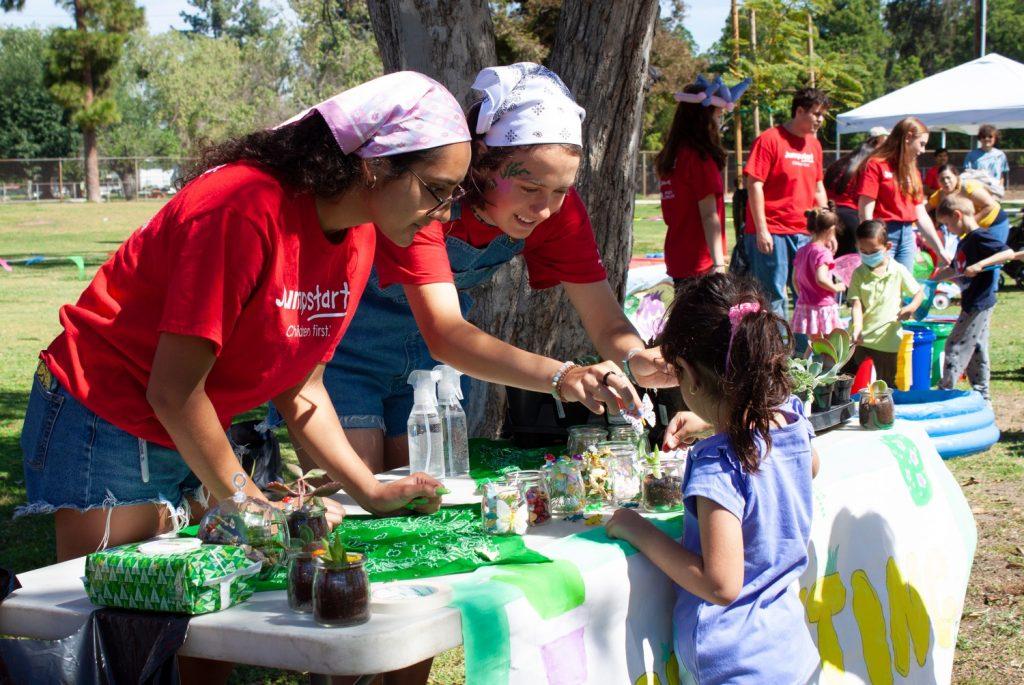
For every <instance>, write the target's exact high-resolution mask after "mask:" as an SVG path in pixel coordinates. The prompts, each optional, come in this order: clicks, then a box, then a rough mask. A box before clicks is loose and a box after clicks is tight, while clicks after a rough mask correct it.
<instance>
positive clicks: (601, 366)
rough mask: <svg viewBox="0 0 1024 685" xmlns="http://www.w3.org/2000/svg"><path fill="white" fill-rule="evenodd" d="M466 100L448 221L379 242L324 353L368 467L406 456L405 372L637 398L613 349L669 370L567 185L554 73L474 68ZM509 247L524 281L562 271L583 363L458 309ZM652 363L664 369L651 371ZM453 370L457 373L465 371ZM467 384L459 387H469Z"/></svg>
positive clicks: (560, 393)
mask: <svg viewBox="0 0 1024 685" xmlns="http://www.w3.org/2000/svg"><path fill="white" fill-rule="evenodd" d="M473 88H474V90H476V91H478V92H480V93H482V94H483V99H482V100H481V101H480V102H478V103H477V104H476V105H474V106H473V107H472V108H471V109H470V113H469V116H468V117H467V119H468V120H469V125H470V130H471V131H472V132H473V162H472V165H471V169H470V174H469V177H468V178H467V181H466V183H465V186H466V188H467V189H468V190H469V195H467V196H466V197H465V198H464V199H463V200H462V201H461V202H460V203H459V205H458V206H457V207H456V208H455V209H453V212H452V215H453V216H452V220H451V221H449V222H447V223H444V224H438V225H435V226H431V227H429V228H428V229H426V230H424V231H423V232H421V233H420V234H419V235H417V236H416V238H415V240H414V241H413V244H412V246H411V247H409V248H408V249H404V250H399V249H394V248H392V247H391V246H382V249H380V250H378V254H377V262H376V265H375V274H374V276H373V277H372V278H371V280H370V284H369V286H368V287H367V291H366V295H365V297H364V298H363V304H362V306H361V307H360V310H359V317H358V318H357V319H356V320H355V321H353V323H352V328H351V329H350V331H349V334H348V335H347V336H346V338H345V340H344V341H343V342H342V344H341V345H339V347H338V351H337V353H336V354H335V356H334V359H333V360H332V361H331V363H330V364H328V367H327V370H326V374H325V383H326V385H327V389H328V390H329V391H330V393H331V397H332V399H333V401H334V403H335V407H336V408H337V410H338V414H339V415H340V416H341V420H342V425H343V426H345V428H346V432H347V433H348V434H349V436H350V439H351V440H352V441H353V444H355V445H357V446H358V450H357V451H358V452H359V454H360V455H361V456H363V457H364V458H368V460H369V463H370V465H371V468H373V469H374V470H386V469H392V468H396V467H398V466H401V465H403V464H407V463H408V460H409V455H408V442H407V438H406V422H407V420H408V417H409V412H410V410H411V408H412V404H413V394H412V388H411V386H409V385H408V384H406V383H405V379H406V378H407V377H408V375H409V373H410V372H411V371H414V370H416V369H431V368H433V367H434V365H436V364H440V363H445V364H448V365H450V366H454V367H455V368H457V369H459V370H460V371H463V372H464V373H466V374H467V375H469V376H472V377H473V378H478V379H481V380H484V381H489V382H492V383H500V384H503V385H510V386H515V387H519V388H524V389H527V390H533V391H538V392H550V393H552V394H554V395H555V396H556V397H557V398H558V399H560V400H567V401H574V402H575V401H580V402H583V403H584V404H586V405H587V406H588V407H589V408H590V409H591V410H593V411H597V412H600V411H602V408H603V405H609V406H611V407H613V408H614V407H616V405H617V404H618V403H619V402H624V403H625V405H626V407H627V408H629V407H630V406H632V405H635V404H636V403H637V402H638V401H639V398H638V397H637V396H636V393H635V391H634V390H633V388H632V386H631V384H630V383H629V381H628V380H627V378H626V377H625V376H623V375H622V374H621V372H620V371H619V366H617V365H616V363H615V362H620V361H622V360H624V359H626V358H627V357H629V358H630V364H629V365H627V367H626V368H627V370H629V371H632V373H633V374H634V375H635V376H636V377H637V380H639V381H642V382H643V384H645V385H649V386H651V387H654V386H657V385H665V384H671V385H674V384H675V383H676V381H675V378H674V377H673V376H672V375H671V374H670V373H667V369H665V367H664V366H662V365H660V364H659V363H658V360H659V359H660V357H659V356H658V355H657V353H656V352H654V351H644V349H643V348H644V341H643V340H642V339H641V338H640V336H638V335H637V333H636V331H635V330H634V329H633V326H632V325H631V324H630V323H629V321H628V319H626V317H625V314H624V313H623V311H622V307H621V306H620V305H619V303H618V300H617V299H616V298H615V294H614V293H613V292H612V289H611V287H610V286H609V284H608V280H607V277H606V274H605V271H604V267H603V266H602V264H601V256H600V254H599V252H598V249H597V243H596V242H595V240H594V233H593V229H592V228H591V225H590V219H589V217H588V215H587V211H586V208H585V207H584V205H583V202H582V200H581V199H580V197H579V195H578V194H577V193H576V191H575V190H574V189H573V187H572V186H573V183H574V182H575V180H576V175H577V172H578V169H579V164H580V157H581V152H582V147H581V145H582V119H583V110H582V108H580V107H579V105H577V104H576V102H575V101H574V100H573V98H572V96H571V94H570V93H569V91H568V89H566V87H565V85H564V84H563V83H562V81H561V79H559V78H558V76H557V75H555V74H554V73H552V72H551V71H549V70H548V69H546V68H544V67H542V66H540V65H538V64H533V63H529V62H522V63H519V64H513V65H509V66H503V67H491V68H488V69H484V70H483V71H481V72H480V74H479V75H478V76H477V79H476V81H475V82H474V84H473ZM518 254H522V255H523V257H524V260H525V262H526V268H527V271H528V273H529V280H530V285H531V286H532V287H533V288H534V289H542V288H551V287H554V286H557V285H559V284H561V285H562V286H563V288H564V289H565V292H566V294H567V295H568V296H569V300H570V301H571V302H572V304H573V306H574V307H575V309H576V311H577V312H578V313H579V315H580V319H581V321H582V323H583V327H584V328H585V329H586V331H587V334H588V336H589V338H590V340H591V341H592V342H593V343H594V345H595V346H596V347H597V349H598V351H599V352H600V354H601V356H602V357H603V358H604V359H606V360H611V361H605V362H600V363H598V364H594V365H590V366H585V365H582V364H580V365H576V364H574V363H573V362H569V361H564V362H563V361H561V360H557V359H551V358H549V357H545V356H542V355H538V354H533V353H531V352H527V351H525V350H522V349H519V348H518V347H515V346H513V345H510V344H508V343H506V342H504V341H502V340H500V339H498V338H495V337H493V336H491V335H489V334H487V333H485V332H484V331H482V330H480V329H479V328H477V327H476V326H474V325H473V324H472V323H469V322H468V321H466V318H465V316H466V314H467V312H468V311H469V307H470V305H471V303H472V299H471V298H470V297H469V294H468V292H467V291H469V289H471V288H473V287H475V286H477V285H481V284H483V283H486V282H488V281H490V280H491V278H492V277H493V276H494V275H495V274H496V273H497V270H498V269H499V268H500V267H501V266H502V265H504V264H506V263H508V262H509V261H511V260H512V259H513V258H514V257H515V256H516V255H518ZM663 372H664V373H663ZM464 380H465V379H464ZM468 389H469V388H468V383H463V390H464V392H465V391H468Z"/></svg>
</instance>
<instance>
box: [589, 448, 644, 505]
mask: <svg viewBox="0 0 1024 685" xmlns="http://www.w3.org/2000/svg"><path fill="white" fill-rule="evenodd" d="M602 447H606V448H608V450H609V451H610V452H611V454H609V455H608V456H606V457H605V458H604V465H605V468H606V469H607V471H608V495H609V501H610V502H611V504H613V505H615V506H622V505H624V504H628V503H630V502H636V500H637V499H638V498H639V496H640V474H639V473H638V471H637V463H636V462H637V454H636V445H635V444H634V443H630V442H605V443H601V444H600V445H598V448H599V449H600V448H602Z"/></svg>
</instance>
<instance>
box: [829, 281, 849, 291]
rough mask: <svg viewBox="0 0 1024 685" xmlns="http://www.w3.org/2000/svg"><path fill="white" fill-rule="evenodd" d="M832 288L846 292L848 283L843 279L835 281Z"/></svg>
mask: <svg viewBox="0 0 1024 685" xmlns="http://www.w3.org/2000/svg"><path fill="white" fill-rule="evenodd" d="M832 289H833V290H835V291H836V292H837V293H841V292H845V291H846V283H844V282H843V281H835V282H833V283H832Z"/></svg>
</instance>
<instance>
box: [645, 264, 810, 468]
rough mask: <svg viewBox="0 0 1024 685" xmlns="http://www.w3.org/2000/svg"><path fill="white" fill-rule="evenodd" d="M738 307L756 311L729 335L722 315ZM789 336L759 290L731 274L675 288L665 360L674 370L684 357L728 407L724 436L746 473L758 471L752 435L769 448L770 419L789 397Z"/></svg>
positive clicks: (665, 339) (664, 334)
mask: <svg viewBox="0 0 1024 685" xmlns="http://www.w3.org/2000/svg"><path fill="white" fill-rule="evenodd" d="M745 302H753V303H757V304H758V305H760V311H757V312H753V313H748V314H746V315H745V316H743V318H741V319H739V320H738V322H737V324H736V330H735V332H733V329H732V324H731V322H730V321H729V310H730V308H732V307H733V306H735V305H738V304H742V303H745ZM791 337H792V336H791V335H790V332H789V324H787V323H786V321H785V319H782V318H781V317H779V316H777V315H776V314H775V313H774V312H772V309H771V306H770V305H769V304H768V301H767V300H766V299H765V297H764V295H763V294H762V293H761V290H760V288H759V286H758V285H757V284H756V283H755V282H754V281H752V280H750V279H748V278H745V277H739V276H734V275H732V274H707V275H705V276H701V277H698V278H693V279H689V280H687V281H685V282H684V283H683V284H682V285H680V287H679V289H678V290H677V291H676V297H675V301H674V302H673V304H672V311H671V314H670V315H669V318H668V322H667V323H666V324H665V330H664V331H663V332H662V352H663V354H664V356H665V359H666V361H668V362H670V363H672V364H675V365H676V366H679V360H683V359H685V360H686V361H687V362H688V363H689V364H690V365H691V366H692V367H693V368H694V369H695V370H696V373H697V375H698V379H699V382H700V383H701V385H702V386H704V387H705V388H707V389H708V391H709V392H710V393H711V394H712V395H713V396H714V397H715V398H716V399H718V400H719V401H721V402H723V403H726V404H727V406H728V407H729V424H728V426H727V427H726V431H727V433H728V435H729V440H730V441H731V442H732V446H733V449H735V450H736V454H737V455H738V456H739V459H740V462H741V463H742V464H743V468H744V470H746V471H747V472H748V473H756V472H757V471H758V468H759V465H760V455H759V452H758V449H757V444H756V441H755V438H756V436H757V435H760V436H761V438H762V439H763V440H764V441H765V444H766V445H767V449H768V450H770V449H771V435H770V433H769V430H770V429H771V421H772V417H773V416H774V414H775V411H776V409H777V407H778V406H779V405H780V404H782V403H784V402H785V401H786V399H787V398H788V397H789V396H790V394H791V392H792V384H791V382H790V379H789V357H790V354H791V353H792V346H791V343H790V342H788V341H789V340H790V339H791ZM730 345H731V349H730ZM727 356H728V361H726V357H727Z"/></svg>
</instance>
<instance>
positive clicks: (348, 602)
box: [313, 552, 370, 626]
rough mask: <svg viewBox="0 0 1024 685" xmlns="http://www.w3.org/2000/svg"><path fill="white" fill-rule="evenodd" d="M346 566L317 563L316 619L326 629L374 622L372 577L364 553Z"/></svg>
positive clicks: (347, 557) (349, 556)
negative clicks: (372, 614) (371, 613)
mask: <svg viewBox="0 0 1024 685" xmlns="http://www.w3.org/2000/svg"><path fill="white" fill-rule="evenodd" d="M345 560H346V563H344V564H332V563H325V562H317V565H316V573H315V574H314V576H313V619H314V620H315V621H316V622H317V623H319V624H320V625H324V626H357V625H359V624H360V623H366V622H367V621H369V620H370V578H369V576H367V575H366V569H365V568H364V567H363V562H364V558H363V555H362V554H356V553H354V552H349V553H347V554H346V555H345Z"/></svg>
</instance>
